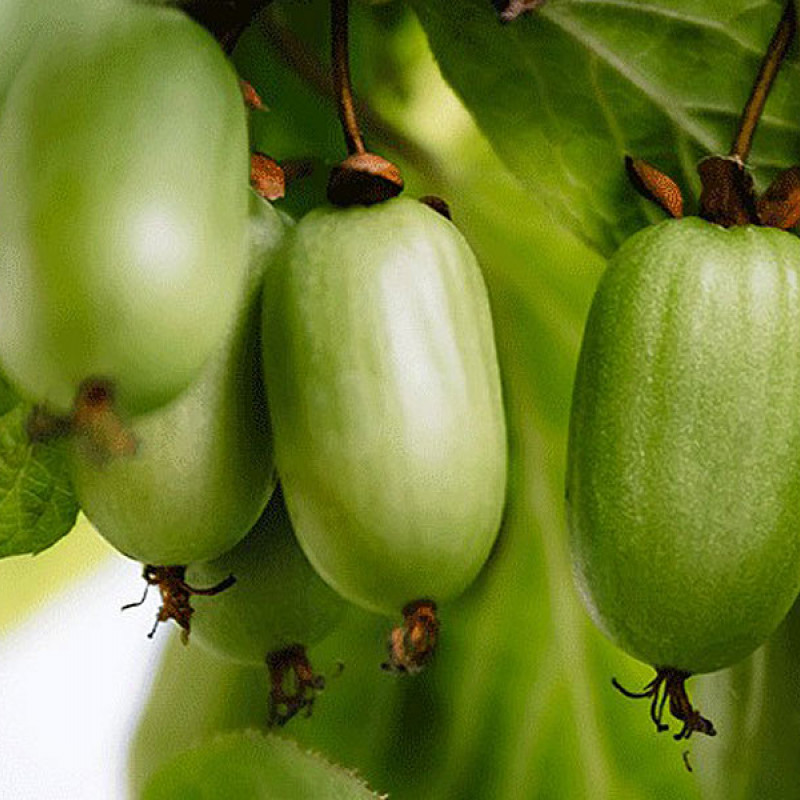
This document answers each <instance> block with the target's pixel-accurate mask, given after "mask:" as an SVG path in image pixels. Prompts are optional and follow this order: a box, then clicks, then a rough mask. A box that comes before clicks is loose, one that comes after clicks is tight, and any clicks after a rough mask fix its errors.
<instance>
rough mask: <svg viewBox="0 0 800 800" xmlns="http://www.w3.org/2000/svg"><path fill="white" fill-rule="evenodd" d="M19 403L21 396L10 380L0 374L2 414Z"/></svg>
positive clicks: (0, 406)
mask: <svg viewBox="0 0 800 800" xmlns="http://www.w3.org/2000/svg"><path fill="white" fill-rule="evenodd" d="M17 403H19V397H17V394H16V392H15V391H14V390H13V389H12V388H11V385H10V384H9V383H8V381H7V380H6V379H5V378H4V377H3V375H1V374H0V415H2V414H5V413H7V412H8V411H11V409H12V408H14V406H15V405H17Z"/></svg>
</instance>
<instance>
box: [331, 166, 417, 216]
mask: <svg viewBox="0 0 800 800" xmlns="http://www.w3.org/2000/svg"><path fill="white" fill-rule="evenodd" d="M402 191H403V177H402V176H401V175H400V170H399V169H398V168H397V167H396V166H395V165H394V164H392V162H391V161H387V160H386V159H385V158H383V157H382V156H379V155H376V154H375V153H356V154H355V155H351V156H348V157H347V158H346V159H345V160H344V161H343V162H342V163H341V164H339V165H338V166H336V167H334V168H333V169H332V170H331V175H330V178H329V180H328V200H330V202H331V203H333V205H335V206H343V207H348V206H356V205H363V206H371V205H374V204H375V203H383V202H384V201H386V200H390V199H391V198H392V197H397V195H399V194H400V192H402Z"/></svg>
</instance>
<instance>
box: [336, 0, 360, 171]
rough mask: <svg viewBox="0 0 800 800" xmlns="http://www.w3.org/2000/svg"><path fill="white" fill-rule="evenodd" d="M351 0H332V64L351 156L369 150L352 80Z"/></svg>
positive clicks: (339, 109) (341, 117)
mask: <svg viewBox="0 0 800 800" xmlns="http://www.w3.org/2000/svg"><path fill="white" fill-rule="evenodd" d="M348 6H349V0H331V65H332V74H333V93H334V95H335V96H336V104H337V109H338V112H339V122H340V123H341V125H342V132H343V133H344V139H345V143H346V145H347V152H348V154H349V155H351V156H352V155H356V154H358V153H364V152H366V148H365V147H364V140H363V139H362V137H361V131H360V129H359V127H358V119H357V117H356V110H355V104H354V102H353V85H352V82H351V80H350V58H349V53H350V49H349V48H350V45H349V16H350V14H349V7H348Z"/></svg>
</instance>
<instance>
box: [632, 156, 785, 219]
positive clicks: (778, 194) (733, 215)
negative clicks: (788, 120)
mask: <svg viewBox="0 0 800 800" xmlns="http://www.w3.org/2000/svg"><path fill="white" fill-rule="evenodd" d="M625 166H626V168H627V171H628V176H629V177H630V179H631V182H632V183H633V185H634V187H635V188H636V190H637V191H638V192H639V193H640V194H641V195H642V196H644V197H646V198H647V199H648V200H650V201H652V202H654V203H656V204H657V205H658V206H660V207H661V208H662V209H663V210H664V211H665V212H666V213H667V214H668V215H669V216H671V217H673V218H675V219H680V218H681V217H682V216H683V195H682V194H681V190H680V189H679V188H678V185H677V184H676V183H675V181H673V180H672V178H670V177H669V176H668V175H666V174H664V173H663V172H660V171H659V170H658V169H656V167H654V166H653V165H652V164H648V163H647V162H646V161H643V160H642V159H634V158H631V157H630V156H628V157H627V158H626V159H625ZM697 171H698V173H699V174H700V180H701V183H702V186H703V191H702V194H701V195H700V209H699V213H698V216H700V217H702V218H703V219H705V220H708V221H709V222H714V223H716V224H717V225H722V226H723V227H724V228H731V227H734V226H736V225H762V226H765V227H770V228H779V229H781V230H787V229H788V228H791V227H793V226H794V225H796V224H797V222H798V220H800V168H798V167H790V168H789V169H787V170H784V171H783V172H781V173H780V174H779V175H778V176H777V177H776V178H775V180H774V181H773V182H772V183H771V184H770V186H769V188H768V189H767V190H766V191H765V192H764V193H763V194H762V195H761V197H760V198H759V197H758V196H757V195H756V192H755V188H754V186H753V179H752V178H751V177H750V175H749V173H748V172H747V169H746V167H745V166H744V164H742V163H741V162H740V161H738V160H737V159H735V158H732V157H729V156H711V157H710V158H706V159H704V160H703V161H701V162H700V163H699V164H698V166H697Z"/></svg>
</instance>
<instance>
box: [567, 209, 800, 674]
mask: <svg viewBox="0 0 800 800" xmlns="http://www.w3.org/2000/svg"><path fill="white" fill-rule="evenodd" d="M799 273H800V242H798V241H797V239H796V238H795V237H794V236H792V235H790V234H788V233H784V232H781V231H777V230H773V229H767V228H756V227H753V226H748V227H741V228H731V229H724V228H721V227H718V226H716V225H712V224H710V223H707V222H703V221H701V220H699V219H693V218H689V219H684V220H681V221H674V220H671V221H668V222H663V223H661V224H659V225H656V226H654V227H651V228H648V229H646V230H644V231H642V232H640V233H638V234H636V235H635V236H633V237H632V238H631V239H630V240H629V241H628V242H626V244H625V245H624V246H623V247H622V248H621V249H620V250H619V251H618V253H617V254H616V255H615V256H614V257H613V258H612V260H611V262H610V264H609V266H608V269H607V272H606V273H605V275H604V276H603V278H602V280H601V282H600V286H599V288H598V290H597V294H596V295H595V298H594V302H593V305H592V308H591V312H590V314H589V320H588V322H587V325H586V331H585V334H584V341H583V348H582V351H581V355H580V360H579V364H578V371H577V377H576V380H575V388H574V395H573V406H572V418H571V424H570V437H569V457H568V470H567V513H568V520H569V527H570V531H571V541H572V549H573V553H574V557H575V566H576V573H577V579H578V585H579V587H580V590H581V592H582V595H583V598H584V600H585V601H586V604H587V607H588V608H589V611H590V613H591V615H592V616H593V618H594V620H595V622H596V623H597V624H598V625H599V626H600V628H601V629H603V630H604V631H605V632H606V634H607V635H608V636H609V637H611V639H613V640H614V641H615V642H616V643H617V644H618V645H619V646H620V647H622V648H623V649H625V650H627V651H628V652H629V653H631V654H632V655H634V656H635V657H637V658H639V659H641V660H642V661H644V662H647V663H649V664H652V665H655V666H657V667H672V668H676V669H680V670H684V671H687V672H692V673H696V672H711V671H714V670H717V669H720V668H721V667H724V666H726V665H729V664H732V663H734V662H736V661H738V660H739V659H741V658H742V657H744V656H745V655H747V654H748V653H750V652H751V651H752V650H754V649H755V648H756V647H758V646H759V645H760V644H761V643H762V642H763V641H764V640H765V639H766V637H767V636H768V635H769V634H770V633H771V632H772V631H773V630H774V629H775V628H776V627H777V625H778V624H779V623H780V621H781V620H782V619H783V617H784V615H785V614H786V612H787V611H788V609H789V608H790V606H791V605H792V602H793V600H794V598H795V597H796V596H797V592H798V586H800V286H799V284H800V274H799Z"/></svg>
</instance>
